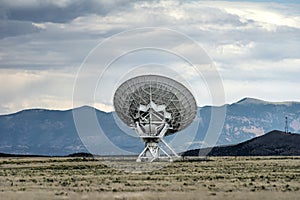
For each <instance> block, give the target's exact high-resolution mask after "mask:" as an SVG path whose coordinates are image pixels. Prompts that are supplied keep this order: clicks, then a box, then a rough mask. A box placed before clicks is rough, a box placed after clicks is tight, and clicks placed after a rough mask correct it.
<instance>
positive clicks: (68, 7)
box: [0, 0, 130, 23]
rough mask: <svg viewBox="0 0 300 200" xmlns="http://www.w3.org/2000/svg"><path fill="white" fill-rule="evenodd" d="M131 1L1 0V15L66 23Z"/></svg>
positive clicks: (106, 11) (9, 17)
mask: <svg viewBox="0 0 300 200" xmlns="http://www.w3.org/2000/svg"><path fill="white" fill-rule="evenodd" d="M129 4H130V3H129V1H103V0H102V1H99V0H72V1H46V0H36V1H30V0H27V1H26V0H25V1H8V0H0V17H2V19H3V18H4V19H8V20H19V21H31V22H36V23H41V22H54V23H66V22H69V21H72V20H73V19H75V18H77V17H79V16H84V15H88V14H97V15H106V14H107V13H109V12H111V11H113V10H116V9H119V8H121V7H125V6H126V7H127V8H128V5H129Z"/></svg>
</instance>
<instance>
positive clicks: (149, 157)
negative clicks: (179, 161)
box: [136, 123, 180, 162]
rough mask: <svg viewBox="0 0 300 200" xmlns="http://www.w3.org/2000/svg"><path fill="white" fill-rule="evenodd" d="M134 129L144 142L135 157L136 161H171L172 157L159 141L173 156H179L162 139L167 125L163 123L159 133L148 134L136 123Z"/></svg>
mask: <svg viewBox="0 0 300 200" xmlns="http://www.w3.org/2000/svg"><path fill="white" fill-rule="evenodd" d="M136 130H137V133H138V135H139V136H140V138H141V139H142V140H143V141H144V142H145V148H144V150H143V151H142V152H141V153H140V155H139V157H138V158H137V160H136V161H137V162H143V161H145V162H153V161H159V160H168V161H170V162H172V161H173V157H172V156H171V155H169V154H168V153H167V152H166V151H165V150H164V149H163V148H162V147H161V146H160V145H159V142H161V143H163V144H164V145H165V146H166V147H167V149H169V150H170V151H171V152H172V154H173V155H174V157H176V158H179V157H180V156H178V154H177V153H176V152H175V151H174V150H173V149H172V148H171V147H170V146H169V145H168V144H167V143H166V142H165V141H164V139H163V137H164V136H165V134H166V132H167V130H168V125H167V124H165V125H164V127H163V128H162V129H161V131H160V132H159V133H156V134H155V135H148V134H146V133H145V132H144V131H143V130H144V129H142V127H141V126H140V125H139V124H138V123H137V124H136Z"/></svg>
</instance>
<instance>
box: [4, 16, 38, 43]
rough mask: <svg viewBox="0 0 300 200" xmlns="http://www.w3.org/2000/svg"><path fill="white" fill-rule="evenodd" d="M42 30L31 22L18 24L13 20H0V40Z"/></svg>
mask: <svg viewBox="0 0 300 200" xmlns="http://www.w3.org/2000/svg"><path fill="white" fill-rule="evenodd" d="M41 30H42V29H41V28H38V27H37V26H35V25H33V24H32V23H31V22H20V21H15V20H0V39H3V38H5V37H13V36H18V35H25V34H30V33H36V32H40V31H41Z"/></svg>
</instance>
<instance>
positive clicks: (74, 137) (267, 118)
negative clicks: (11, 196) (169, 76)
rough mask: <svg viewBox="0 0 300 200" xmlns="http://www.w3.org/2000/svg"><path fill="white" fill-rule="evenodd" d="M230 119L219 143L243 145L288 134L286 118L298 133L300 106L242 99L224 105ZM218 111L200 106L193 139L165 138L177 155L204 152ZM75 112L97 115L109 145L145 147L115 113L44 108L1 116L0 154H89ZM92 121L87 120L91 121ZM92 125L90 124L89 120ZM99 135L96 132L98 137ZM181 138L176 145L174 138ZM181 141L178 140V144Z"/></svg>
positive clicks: (106, 152) (132, 149) (131, 149)
mask: <svg viewBox="0 0 300 200" xmlns="http://www.w3.org/2000/svg"><path fill="white" fill-rule="evenodd" d="M224 107H226V117H225V122H224V126H223V128H222V131H221V133H220V137H219V138H218V141H217V143H216V145H218V146H220V145H221V146H222V145H232V144H237V143H241V142H244V141H246V140H249V139H252V138H254V137H258V136H262V135H264V134H265V133H267V132H269V131H272V130H274V129H277V130H284V127H285V117H288V127H289V130H290V131H291V132H294V133H300V103H298V102H283V103H273V102H266V101H261V100H258V99H253V98H244V99H242V100H240V101H238V102H236V103H233V104H228V105H224ZM214 108H215V107H212V106H204V107H199V108H198V114H197V117H196V120H195V121H196V123H199V126H198V128H197V129H196V130H195V134H194V135H193V137H189V136H190V135H191V129H185V130H183V131H182V132H180V133H178V134H174V135H171V136H168V137H167V138H166V140H167V141H169V142H170V143H171V144H172V146H173V147H174V148H175V150H176V151H177V152H183V151H185V150H189V149H196V148H203V147H205V145H204V144H203V140H204V138H205V136H206V133H207V130H208V127H209V122H210V120H211V111H212V109H214ZM73 111H79V113H80V112H83V113H90V112H93V113H96V118H97V120H98V122H99V124H100V125H101V128H102V129H103V131H104V132H105V135H106V137H107V138H108V139H109V141H111V143H112V144H113V145H114V146H116V147H117V148H119V149H122V150H125V151H126V152H127V153H134V154H136V153H139V152H140V151H141V150H142V149H143V147H144V144H143V142H142V141H140V139H139V138H137V137H134V135H135V133H134V130H127V131H128V132H129V134H128V133H124V131H123V130H122V128H120V127H119V126H118V123H117V122H116V121H115V120H114V113H113V112H110V113H106V112H102V111H100V110H97V109H95V108H92V107H89V106H83V107H80V108H75V109H70V110H65V111H57V110H45V109H29V110H23V111H20V112H17V113H13V114H9V115H0V138H1V139H0V152H2V153H10V154H31V155H47V156H53V155H58V156H61V155H68V154H72V153H77V152H88V148H89V147H87V146H85V145H84V144H83V142H82V138H81V137H80V136H79V135H78V132H77V129H76V126H75V123H74V119H73ZM87 120H88V119H87ZM87 123H88V121H87ZM95 134H97V133H95ZM177 135H178V138H180V135H181V136H182V137H181V138H186V139H183V140H182V139H179V140H177V142H174V140H175V139H174V138H176V137H177ZM178 141H179V142H178ZM106 143H107V141H104V140H103V142H102V141H98V143H97V144H96V145H97V146H99V147H103V148H102V149H101V151H100V152H98V154H101V155H102V154H103V155H111V154H115V153H114V151H112V150H111V149H108V148H107V149H106V145H107V144H106Z"/></svg>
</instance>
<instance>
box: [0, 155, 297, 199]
mask: <svg viewBox="0 0 300 200" xmlns="http://www.w3.org/2000/svg"><path fill="white" fill-rule="evenodd" d="M145 167H146V168H145ZM299 198H300V157H212V158H210V159H209V160H207V161H193V162H191V161H184V162H173V163H154V164H153V163H152V164H151V163H147V164H141V163H136V162H134V161H132V160H122V159H120V160H109V161H108V160H107V158H102V159H95V158H0V199H265V200H268V199H299Z"/></svg>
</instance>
